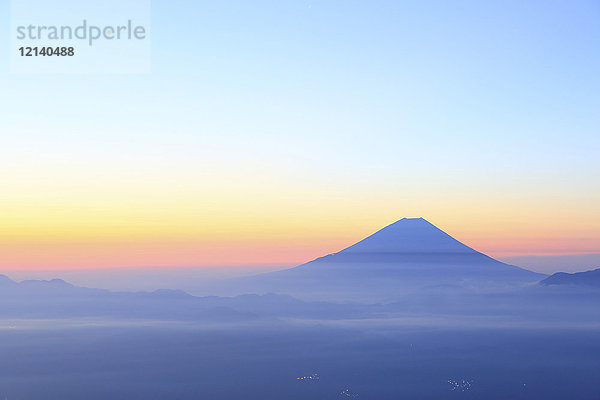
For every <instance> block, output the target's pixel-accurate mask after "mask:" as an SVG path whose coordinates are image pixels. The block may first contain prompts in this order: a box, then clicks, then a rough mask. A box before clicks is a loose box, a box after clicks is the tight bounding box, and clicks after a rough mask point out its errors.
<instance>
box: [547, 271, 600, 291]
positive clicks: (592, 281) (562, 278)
mask: <svg viewBox="0 0 600 400" xmlns="http://www.w3.org/2000/svg"><path fill="white" fill-rule="evenodd" d="M540 283H541V284H542V285H546V286H551V285H578V286H592V287H599V288H600V268H598V269H595V270H592V271H585V272H576V273H574V274H568V273H566V272H557V273H555V274H553V275H551V276H549V277H548V278H546V279H544V280H543V281H541V282H540Z"/></svg>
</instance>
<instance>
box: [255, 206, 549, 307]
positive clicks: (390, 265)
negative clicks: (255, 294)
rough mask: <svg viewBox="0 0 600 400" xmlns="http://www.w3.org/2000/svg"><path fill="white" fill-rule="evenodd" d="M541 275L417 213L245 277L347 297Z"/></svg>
mask: <svg viewBox="0 0 600 400" xmlns="http://www.w3.org/2000/svg"><path fill="white" fill-rule="evenodd" d="M544 277H546V275H543V274H538V273H535V272H532V271H529V270H526V269H523V268H519V267H516V266H513V265H508V264H505V263H502V262H500V261H497V260H495V259H493V258H491V257H488V256H487V255H485V254H483V253H480V252H478V251H476V250H474V249H472V248H471V247H469V246H467V245H465V244H463V243H461V242H459V241H458V240H456V239H454V238H453V237H452V236H450V235H448V234H447V233H445V232H444V231H442V230H441V229H439V228H437V227H436V226H434V225H433V224H431V223H430V222H428V221H426V220H425V219H423V218H403V219H401V220H399V221H397V222H395V223H393V224H391V225H388V226H386V227H385V228H383V229H381V230H379V231H377V232H375V233H374V234H372V235H370V236H368V237H366V238H365V239H363V240H361V241H359V242H357V243H356V244H353V245H351V246H349V247H347V248H345V249H343V250H341V251H339V252H337V253H333V254H329V255H326V256H324V257H320V258H317V259H315V260H313V261H310V262H308V263H306V264H302V265H300V266H297V267H294V268H291V269H287V270H283V271H277V272H271V273H267V274H262V275H257V276H254V277H251V278H247V279H245V282H246V283H247V284H248V285H250V287H251V288H252V289H251V290H258V291H261V290H262V291H273V292H279V293H291V294H294V295H299V294H304V293H308V292H320V293H322V294H323V293H329V294H334V293H335V294H341V295H342V297H344V298H351V297H352V294H356V293H358V292H361V293H367V292H368V293H371V294H385V295H386V296H393V295H394V294H396V293H401V292H406V291H415V290H419V289H420V288H422V287H430V286H432V285H458V286H459V287H462V288H467V287H468V288H491V287H494V286H495V287H500V286H501V287H505V286H506V285H523V284H529V283H536V282H538V281H540V280H541V279H543V278H544ZM346 294H347V295H348V296H345V295H346ZM334 297H335V296H334Z"/></svg>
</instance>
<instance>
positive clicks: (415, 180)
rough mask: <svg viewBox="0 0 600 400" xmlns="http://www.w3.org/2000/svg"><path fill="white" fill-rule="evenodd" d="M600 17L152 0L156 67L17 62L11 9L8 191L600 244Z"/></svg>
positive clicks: (535, 7)
mask: <svg viewBox="0 0 600 400" xmlns="http://www.w3.org/2000/svg"><path fill="white" fill-rule="evenodd" d="M1 7H2V8H0V10H1V11H2V13H3V14H5V15H6V16H8V5H7V4H5V3H3V4H2V6H1ZM599 19H600V3H598V2H597V1H576V2H572V1H544V2H542V1H528V2H521V1H502V2H500V1H498V2H480V1H452V2H447V1H418V2H417V1H415V2H400V1H369V2H366V1H314V2H313V1H258V2H248V1H222V2H197V1H160V0H154V1H152V26H151V34H150V35H151V45H152V73H151V74H140V75H135V74H133V75H131V74H129V75H85V74H84V75H69V74H67V75H18V74H9V73H8V64H9V51H16V50H15V49H11V48H9V40H8V34H9V32H8V20H7V18H4V19H3V20H2V21H3V23H2V25H3V29H0V31H1V32H3V36H2V39H3V40H0V54H2V59H3V61H4V62H3V63H2V65H4V70H5V72H4V73H3V74H1V75H0V84H1V87H2V94H1V95H0V107H2V110H3V112H2V122H1V131H2V147H1V148H0V159H1V160H3V161H0V166H2V167H3V170H4V172H3V174H2V180H3V181H4V183H5V187H6V188H8V191H10V193H11V194H10V195H9V196H8V199H5V201H6V202H8V204H17V203H24V202H25V203H26V201H25V200H26V199H31V197H32V194H31V193H32V192H35V191H36V187H38V188H39V187H42V188H45V189H44V190H46V191H52V192H53V193H59V194H61V195H62V197H67V196H71V195H73V193H74V192H76V194H77V196H79V197H77V196H75V198H76V199H75V200H73V201H74V202H76V201H80V202H81V204H88V203H89V202H90V201H91V200H90V198H91V197H93V196H94V194H95V193H96V191H100V192H101V193H103V195H105V194H106V193H111V192H114V195H113V196H112V197H110V196H109V197H110V200H109V201H110V202H114V203H116V202H118V201H119V199H120V198H122V196H120V195H119V194H118V193H125V195H127V193H128V192H127V191H125V192H119V191H120V190H122V189H123V187H125V186H128V182H132V181H135V182H136V185H138V186H139V188H138V189H139V190H138V191H137V192H135V193H137V195H140V196H142V195H145V194H146V195H147V194H148V193H156V192H160V191H171V192H173V193H176V195H173V197H172V198H171V199H170V200H169V201H167V200H164V201H163V200H161V203H160V204H162V205H163V207H164V209H165V210H168V209H171V208H174V207H183V208H185V207H187V206H188V205H189V204H191V203H198V201H199V200H200V199H202V198H206V195H207V193H210V195H211V196H212V197H210V196H209V197H210V200H207V201H208V202H209V203H210V204H212V203H219V202H220V201H221V199H223V198H228V197H232V196H233V197H243V196H249V197H250V198H251V199H252V200H251V201H250V202H249V203H248V204H247V205H246V206H245V207H247V209H246V208H244V207H241V208H237V209H236V210H238V212H240V213H243V212H245V211H248V212H250V213H252V212H255V211H253V210H256V208H257V205H259V204H262V207H265V208H271V209H272V208H275V209H277V210H279V211H280V212H281V213H280V214H277V213H275V214H274V215H275V216H274V217H273V221H270V222H269V224H270V225H273V226H274V225H277V222H276V221H275V220H276V219H277V218H279V219H281V218H283V216H285V215H286V212H288V213H289V211H290V210H297V211H294V212H297V214H298V215H297V218H298V220H301V219H302V218H303V216H305V215H308V214H313V215H318V216H322V215H326V214H327V213H328V212H329V215H334V214H335V218H333V219H332V220H329V221H326V222H323V224H325V223H337V222H339V221H342V220H347V219H348V218H350V217H351V216H352V215H360V217H359V220H360V221H359V222H357V223H356V225H355V226H353V227H354V228H356V229H358V228H360V229H364V230H365V231H367V232H368V231H369V230H370V229H372V228H375V227H380V226H381V225H382V223H384V222H393V219H396V218H395V217H398V218H401V217H403V216H429V215H433V216H434V219H436V220H437V221H441V222H442V223H444V224H446V225H450V226H454V227H455V229H456V230H458V231H459V232H464V233H465V234H466V235H467V236H468V237H472V238H477V237H480V236H482V235H484V232H485V231H486V228H485V227H484V225H483V224H484V223H485V224H488V226H489V225H490V224H491V228H488V229H491V230H492V231H494V230H495V231H496V234H495V235H496V236H497V237H500V236H503V235H506V231H507V229H508V228H507V227H506V226H505V222H503V221H505V219H506V218H507V217H508V216H510V215H517V216H519V217H523V216H527V215H533V217H532V221H530V222H529V223H530V224H532V223H538V222H539V221H543V220H546V221H548V220H549V219H551V218H556V221H558V222H557V223H558V224H562V225H561V227H560V228H561V229H559V228H556V230H557V232H558V231H560V230H562V231H563V234H562V235H563V236H560V235H559V234H558V233H556V235H559V236H560V237H563V238H564V237H571V238H574V237H577V238H583V239H585V240H588V241H590V240H594V239H598V238H600V225H598V223H597V222H593V221H596V220H597V219H600V218H598V217H599V215H598V207H597V204H598V201H599V200H600V188H599V187H598V186H599V185H598V184H597V179H598V171H600V161H599V157H597V154H598V153H599V150H600V138H599V136H600V135H598V132H600V116H599V113H598V110H599V109H600V96H599V95H598V94H599V93H600V78H599V74H598V71H599V70H600V52H599V51H598V48H599V43H600V24H599V23H598V21H599ZM49 177H51V179H52V182H54V183H53V184H48V181H49V179H50V178H49ZM89 180H95V181H96V182H99V184H98V186H97V187H92V186H90V187H84V188H83V189H81V186H80V183H81V182H82V181H89ZM204 180H205V181H206V182H209V184H207V185H206V187H204V188H202V187H198V190H199V191H198V192H193V193H192V192H188V191H186V189H185V187H186V185H188V184H189V185H199V184H198V182H204ZM121 181H122V182H121ZM24 182H25V183H24ZM173 182H179V184H180V186H177V185H176V184H174V183H173ZM40 185H41V186H40ZM44 185H45V186H44ZM173 185H174V186H173ZM200 186H201V185H200ZM78 188H79V189H78ZM135 193H132V194H131V195H134V194H135ZM248 193H250V194H248ZM306 193H312V195H311V196H308V195H306ZM106 196H108V195H106ZM177 196H180V198H177ZM49 198H50V199H51V198H52V195H49ZM267 198H268V199H269V200H268V201H267V200H266V199H267ZM432 198H435V199H437V200H436V201H437V202H436V201H433V200H432ZM357 199H358V200H357ZM424 199H427V200H426V201H424ZM346 200H347V204H348V205H346V206H345V207H342V211H340V207H339V204H340V202H344V201H346ZM38 201H39V202H42V203H43V202H44V199H41V200H40V199H38ZM48 201H50V200H48ZM421 203H422V204H423V205H422V206H420V205H419V204H421ZM182 204H183V206H182ZM210 204H209V205H207V207H209V206H210ZM265 204H266V205H265ZM299 204H302V205H303V206H302V207H301V209H299ZM307 204H308V205H307ZM369 204H371V205H374V206H373V207H372V209H369ZM146 206H148V207H150V205H146ZM231 207H232V208H233V207H234V205H232V206H231ZM444 207H446V209H444ZM17 208H18V207H16V206H15V209H17ZM84 209H85V207H83V206H82V210H84ZM473 210H476V211H473ZM403 211H406V212H407V213H408V214H411V215H405V214H403ZM82 212H83V211H82ZM215 212H216V215H217V217H214V218H217V219H218V218H219V217H218V215H221V214H219V213H222V218H224V219H227V218H229V217H227V216H226V214H227V213H226V211H223V210H219V211H215ZM228 212H229V214H231V209H229V211H228ZM165 213H167V214H168V212H167V211H165ZM336 213H337V214H336ZM392 213H393V214H394V216H393V217H392V216H391V214H392ZM259 214H260V213H258V214H257V217H256V218H257V219H258V218H259V217H263V216H262V214H261V215H259ZM413 214H417V215H413ZM482 214H486V215H488V218H487V219H486V218H484V219H481V215H482ZM492 214H493V215H494V216H493V217H489V216H490V215H492ZM385 215H388V216H387V217H386V216H385ZM586 216H587V218H588V219H589V220H587V221H586V220H585V219H586ZM165 218H166V217H165ZM231 218H233V217H231ZM315 218H316V217H315ZM459 219H463V222H458V220H459ZM578 219H579V220H582V222H580V223H579V225H578V224H576V223H574V222H573V221H575V220H578ZM590 220H593V221H590ZM306 221H307V223H309V222H310V223H314V222H315V221H316V219H310V218H309V219H307V220H306ZM367 221H369V222H367ZM478 221H480V223H481V224H482V225H480V226H476V225H477V223H478ZM434 222H436V221H434ZM252 223H253V222H252V220H248V221H246V224H249V225H251V224H252ZM230 224H233V222H231V223H230ZM301 224H302V223H301V222H297V223H296V225H295V226H300V225H301ZM468 224H471V225H470V226H474V227H473V228H471V229H468V228H466V226H467V225H468ZM473 224H475V225H473ZM521 224H527V222H521ZM231 226H232V227H231V229H232V230H233V231H235V230H236V228H235V227H234V226H233V225H231ZM62 228H64V227H62ZM347 228H348V227H347V226H345V225H344V226H343V227H342V228H340V230H341V231H336V232H333V233H332V232H331V231H330V230H327V229H326V228H324V227H323V226H320V227H318V229H317V231H319V230H321V231H323V232H327V233H332V234H333V235H334V236H335V235H337V236H336V237H338V238H342V237H343V238H346V236H344V233H343V231H345V230H346V229H347ZM274 229H275V228H274ZM277 229H279V230H277ZM277 229H276V230H275V231H277V232H280V233H281V232H283V231H285V229H284V228H277ZM290 229H292V228H290ZM539 229H541V230H544V229H545V228H539ZM517 230H520V234H523V235H525V234H527V235H536V233H535V232H534V231H535V230H532V229H529V228H527V227H526V226H525V225H523V226H521V227H520V228H517ZM532 232H533V233H532ZM288 233H289V232H288ZM296 234H297V236H302V235H306V234H307V233H306V232H304V231H302V230H300V231H299V232H297V233H296ZM296 234H292V233H289V235H291V236H294V235H296ZM360 235H362V231H361V232H360V233H359V232H358V231H357V233H356V237H359V236H360ZM469 235H470V236H469ZM556 235H555V236H556ZM492 236H493V235H492ZM538 236H540V237H543V236H544V235H543V234H542V233H541V232H538ZM559 236H557V238H559ZM340 240H341V239H340ZM490 240H491V239H490ZM587 247H588V248H589V247H590V246H587ZM592 250H593V249H592Z"/></svg>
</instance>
